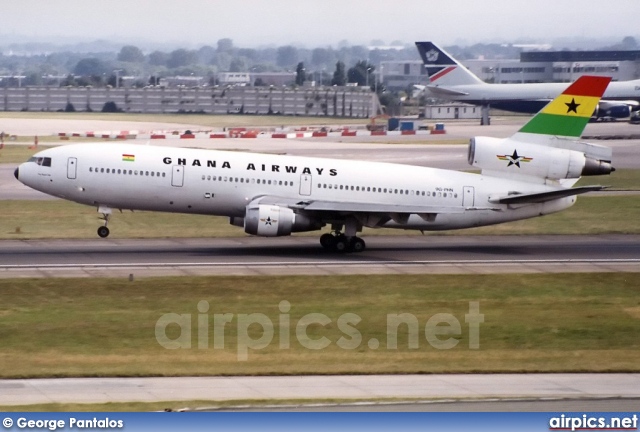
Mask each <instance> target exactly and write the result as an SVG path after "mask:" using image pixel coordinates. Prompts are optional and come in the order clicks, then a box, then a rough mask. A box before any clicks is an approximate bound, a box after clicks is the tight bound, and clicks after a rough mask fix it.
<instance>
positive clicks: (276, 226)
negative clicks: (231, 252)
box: [230, 204, 323, 237]
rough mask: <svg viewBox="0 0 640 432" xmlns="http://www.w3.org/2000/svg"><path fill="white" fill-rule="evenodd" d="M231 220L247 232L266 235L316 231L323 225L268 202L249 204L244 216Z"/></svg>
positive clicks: (274, 235) (286, 234)
mask: <svg viewBox="0 0 640 432" xmlns="http://www.w3.org/2000/svg"><path fill="white" fill-rule="evenodd" d="M230 222H231V224H232V225H237V226H243V227H244V231H245V232H246V233H247V234H252V235H259V236H264V237H280V236H288V235H290V234H291V233H292V232H302V231H314V230H318V229H320V228H322V226H323V224H322V223H321V222H318V221H316V220H314V219H311V218H309V217H308V216H306V215H303V214H299V213H295V212H294V211H293V210H291V209H290V208H286V207H280V206H275V205H267V204H259V205H249V206H247V209H246V213H245V217H244V218H231V220H230Z"/></svg>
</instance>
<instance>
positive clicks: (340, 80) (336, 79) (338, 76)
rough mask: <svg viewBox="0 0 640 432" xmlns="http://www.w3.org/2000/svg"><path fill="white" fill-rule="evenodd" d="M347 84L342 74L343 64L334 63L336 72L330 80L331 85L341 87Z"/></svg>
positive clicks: (343, 73) (345, 77)
mask: <svg viewBox="0 0 640 432" xmlns="http://www.w3.org/2000/svg"><path fill="white" fill-rule="evenodd" d="M346 83H347V76H346V75H345V72H344V63H342V62H341V61H339V62H338V63H336V70H335V72H334V73H333V78H332V79H331V85H335V86H343V85H345V84H346Z"/></svg>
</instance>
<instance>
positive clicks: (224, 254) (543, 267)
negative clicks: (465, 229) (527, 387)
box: [0, 235, 640, 278]
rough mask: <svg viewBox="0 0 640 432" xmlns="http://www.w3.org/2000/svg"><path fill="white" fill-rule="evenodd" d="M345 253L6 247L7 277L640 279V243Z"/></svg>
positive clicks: (454, 241)
mask: <svg viewBox="0 0 640 432" xmlns="http://www.w3.org/2000/svg"><path fill="white" fill-rule="evenodd" d="M366 241H367V245H368V246H367V250H366V251H365V252H363V253H358V254H344V255H340V254H335V253H332V252H328V251H325V250H323V249H322V248H321V247H320V245H319V244H318V240H317V238H315V237H287V238H260V237H237V238H211V239H144V240H130V239H126V240H123V239H113V240H109V239H95V240H5V241H0V277H4V278H7V277H99V276H105V277H125V276H128V275H130V274H135V275H136V276H142V277H144V276H168V275H218V274H219V275H287V274H300V275H336V274H424V273H429V274H434V273H440V274H482V273H544V272H546V273H548V272H611V271H629V272H637V271H640V235H593V236H561V235H559V236H554V235H539V236H370V237H367V238H366Z"/></svg>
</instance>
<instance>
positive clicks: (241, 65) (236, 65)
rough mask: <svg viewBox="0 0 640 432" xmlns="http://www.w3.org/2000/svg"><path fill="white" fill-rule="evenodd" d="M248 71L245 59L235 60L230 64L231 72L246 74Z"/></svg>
mask: <svg viewBox="0 0 640 432" xmlns="http://www.w3.org/2000/svg"><path fill="white" fill-rule="evenodd" d="M246 70H247V64H246V62H245V61H244V59H243V58H237V57H236V58H234V59H233V60H231V63H230V64H229V72H244V71H246Z"/></svg>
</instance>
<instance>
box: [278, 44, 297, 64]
mask: <svg viewBox="0 0 640 432" xmlns="http://www.w3.org/2000/svg"><path fill="white" fill-rule="evenodd" d="M297 62H298V49H297V48H296V47H293V46H291V45H286V46H281V47H279V48H278V54H277V59H276V63H277V65H278V66H280V67H283V68H287V67H291V66H293V65H294V64H296V63H297Z"/></svg>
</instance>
